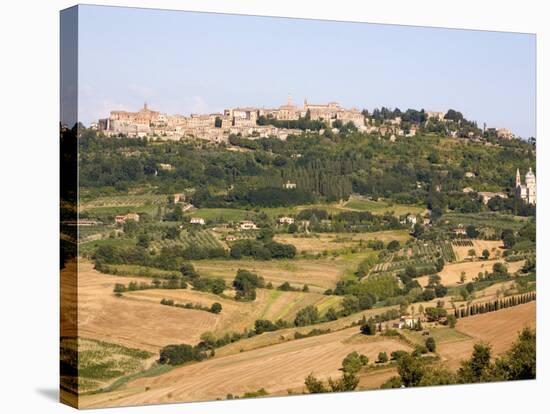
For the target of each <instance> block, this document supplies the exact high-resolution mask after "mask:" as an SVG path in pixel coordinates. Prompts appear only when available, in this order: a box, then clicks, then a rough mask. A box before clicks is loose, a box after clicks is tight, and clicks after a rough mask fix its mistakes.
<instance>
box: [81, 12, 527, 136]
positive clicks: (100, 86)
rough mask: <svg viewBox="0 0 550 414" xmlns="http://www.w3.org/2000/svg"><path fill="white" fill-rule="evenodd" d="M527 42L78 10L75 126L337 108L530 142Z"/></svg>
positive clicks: (383, 28)
mask: <svg viewBox="0 0 550 414" xmlns="http://www.w3.org/2000/svg"><path fill="white" fill-rule="evenodd" d="M535 57H536V50H535V36H534V35H531V34H517V33H504V32H483V31H472V30H458V29H433V28H425V27H413V26H398V25H381V24H371V23H350V22H333V21H319V20H307V19H289V18H275V17H253V16H242V15H226V14H213V13H197V12H183V11H166V10H154V9H139V8H123V7H109V6H88V5H85V6H79V120H80V121H81V122H83V123H84V124H86V125H89V123H90V122H93V121H96V120H97V119H99V118H105V117H108V115H109V112H110V111H111V110H129V111H137V110H138V109H139V108H141V107H142V106H143V103H144V102H147V103H148V104H149V107H150V108H152V109H155V110H158V111H160V112H165V113H168V114H183V115H188V114H190V113H213V112H222V111H223V110H224V109H226V108H229V107H238V106H257V107H278V106H279V105H281V104H284V103H285V102H286V99H287V96H288V95H292V97H293V98H294V103H295V104H296V105H297V106H302V103H303V100H304V98H307V99H308V101H309V102H312V103H323V102H328V101H336V102H339V103H340V104H341V105H342V106H343V107H356V108H358V109H368V110H369V111H372V109H374V108H380V107H382V106H385V107H390V108H399V109H401V110H402V111H405V110H406V109H408V108H413V109H425V110H433V111H446V110H448V109H451V108H452V109H456V110H458V111H461V112H462V113H463V114H464V116H465V117H466V118H468V119H470V120H474V121H477V122H478V125H479V126H480V127H482V126H483V123H484V122H485V123H487V126H488V127H505V128H509V129H510V130H512V131H513V132H514V133H516V134H517V135H520V136H522V137H524V138H527V137H530V136H535V129H536V125H535V119H536V114H535V104H536V102H535V100H536V90H535V63H536V59H535Z"/></svg>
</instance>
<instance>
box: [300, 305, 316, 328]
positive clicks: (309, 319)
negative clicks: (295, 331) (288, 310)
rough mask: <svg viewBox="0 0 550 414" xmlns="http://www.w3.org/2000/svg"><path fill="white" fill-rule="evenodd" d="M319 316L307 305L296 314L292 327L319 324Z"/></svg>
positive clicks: (313, 308)
mask: <svg viewBox="0 0 550 414" xmlns="http://www.w3.org/2000/svg"><path fill="white" fill-rule="evenodd" d="M319 319H320V316H319V311H318V310H317V308H316V307H315V306H313V305H308V306H306V307H305V308H302V309H300V310H299V311H298V313H297V314H296V317H295V318H294V325H296V326H305V325H311V324H314V323H317V322H319Z"/></svg>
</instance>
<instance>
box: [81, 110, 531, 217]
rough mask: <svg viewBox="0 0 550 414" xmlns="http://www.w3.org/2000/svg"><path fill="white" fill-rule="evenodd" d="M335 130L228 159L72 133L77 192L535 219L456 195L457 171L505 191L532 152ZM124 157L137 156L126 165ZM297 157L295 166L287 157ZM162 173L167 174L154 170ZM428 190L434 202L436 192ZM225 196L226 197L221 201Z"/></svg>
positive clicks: (414, 117) (458, 124) (457, 120)
mask: <svg viewBox="0 0 550 414" xmlns="http://www.w3.org/2000/svg"><path fill="white" fill-rule="evenodd" d="M382 112H383V111H381V110H380V111H379V112H376V113H377V114H379V115H377V116H380V117H381V118H380V119H382V118H384V117H385V116H393V115H388V114H389V113H390V112H391V113H393V111H389V112H388V113H387V114H386V115H381V114H382ZM458 114H459V113H458V112H456V111H455V112H451V111H449V113H448V114H447V116H448V117H450V118H449V119H448V122H449V126H452V127H453V128H456V129H457V130H458V131H459V134H464V133H467V131H468V130H470V129H471V128H474V126H473V125H472V124H470V123H468V122H467V121H466V120H464V119H461V117H460V115H458ZM402 116H403V117H405V118H406V119H403V122H404V123H405V124H407V123H410V122H417V121H418V120H420V119H424V117H425V113H423V112H422V111H414V110H408V111H406V112H404V113H403V115H402ZM375 119H378V118H375ZM300 122H306V121H305V119H304V121H300ZM309 122H316V121H309ZM304 125H305V124H304ZM317 126H319V127H320V125H316V127H317ZM405 126H406V125H405ZM422 128H423V127H422ZM422 128H421V129H422ZM309 129H310V130H316V129H317V128H309ZM341 130H345V131H344V133H345V136H346V139H345V140H343V139H341V137H340V135H341V134H339V135H338V136H335V137H332V138H327V137H324V136H320V135H319V134H317V133H314V132H311V133H309V132H305V133H303V134H301V135H300V136H289V138H288V139H287V140H286V141H281V140H278V139H275V138H260V139H257V140H248V139H244V138H239V137H231V138H230V142H231V143H233V144H236V145H241V146H243V145H244V146H246V147H247V148H250V149H252V151H250V152H230V151H226V150H225V149H224V148H223V146H216V145H211V144H206V143H200V144H199V143H197V142H192V141H188V142H163V143H154V144H152V143H150V142H149V141H148V140H145V139H127V138H105V137H96V136H95V133H94V132H93V131H88V130H85V129H83V130H82V131H80V132H79V133H80V134H81V139H80V140H79V145H80V152H79V156H80V160H79V169H80V171H79V178H80V185H81V186H82V187H83V188H90V189H94V191H96V193H101V192H103V193H111V194H112V193H113V192H115V193H116V191H117V190H116V188H118V189H121V190H122V189H123V190H124V191H126V189H127V188H128V186H142V185H144V184H146V185H148V186H150V187H152V188H157V189H158V191H159V192H161V193H165V194H166V193H172V192H176V189H177V188H180V189H181V188H196V189H197V191H196V192H195V194H193V195H192V202H193V204H195V205H196V206H198V207H200V206H211V207H214V206H217V207H227V206H231V205H234V206H247V205H255V206H272V205H291V204H304V203H310V202H313V201H315V200H319V199H321V200H327V201H331V200H335V201H336V200H340V199H347V197H348V196H349V194H350V193H351V192H352V191H353V192H358V193H360V194H364V195H369V196H372V197H380V196H382V197H387V198H393V199H395V200H401V201H405V199H406V200H408V201H407V202H422V203H425V204H426V205H428V206H430V207H435V209H436V213H437V210H443V209H445V208H451V209H452V210H455V209H459V210H461V211H464V212H465V211H479V209H486V208H489V209H492V210H496V211H505V210H508V211H514V212H516V213H519V214H524V215H533V214H534V209H533V208H532V207H529V206H526V205H524V203H523V204H522V203H521V202H520V203H517V202H516V201H517V200H514V199H513V197H512V198H510V199H508V200H497V199H494V200H497V201H493V200H491V202H490V204H489V206H488V207H485V206H484V205H482V203H480V202H479V200H477V198H476V197H477V196H476V194H475V193H473V194H471V195H469V194H461V193H460V191H459V190H461V189H462V188H463V187H464V186H466V185H467V182H466V181H465V179H464V172H465V171H475V172H476V182H477V183H478V184H479V187H480V190H482V189H490V190H499V191H503V190H504V191H508V190H509V189H511V188H512V186H513V178H514V175H515V170H516V168H518V167H519V168H520V169H521V170H526V169H527V168H528V167H529V166H532V165H533V164H534V161H535V153H534V147H533V145H532V144H531V143H528V142H522V141H517V140H513V141H511V142H499V145H495V146H490V147H489V146H483V145H482V144H473V143H470V144H468V143H466V142H464V143H454V144H453V146H452V151H448V150H447V149H445V151H443V150H442V147H441V146H440V144H439V141H438V138H437V137H433V136H426V135H424V134H423V133H421V134H420V135H419V136H417V137H415V139H413V140H398V141H397V142H395V143H393V144H389V143H388V142H386V141H385V140H378V137H377V136H375V135H368V134H362V133H359V132H355V131H353V128H347V127H346V126H345V125H343V126H342V128H341ZM341 132H342V131H341ZM128 153H132V154H133V155H135V156H131V157H130V156H127V154H128ZM295 154H300V156H299V157H293V155H295ZM430 154H432V155H433V156H432V155H430ZM428 155H430V157H428ZM434 157H435V158H434ZM428 158H430V160H428ZM435 161H438V162H435ZM161 163H169V164H171V165H173V166H175V168H174V169H172V170H170V171H166V170H162V169H159V167H158V166H159V164H161ZM495 166H498V168H495ZM287 180H290V181H291V182H294V183H296V185H297V187H296V189H293V190H286V189H283V187H282V184H283V183H284V182H286V181H287ZM417 182H418V183H420V187H418V186H417ZM205 183H207V184H208V186H209V187H210V188H209V189H207V188H206V187H205V186H204V184H205ZM436 184H438V185H439V186H440V188H441V189H442V190H441V192H436V191H435V190H434V188H435V185H436ZM231 186H233V190H229V191H227V189H228V188H229V187H231ZM434 217H437V214H436V216H434Z"/></svg>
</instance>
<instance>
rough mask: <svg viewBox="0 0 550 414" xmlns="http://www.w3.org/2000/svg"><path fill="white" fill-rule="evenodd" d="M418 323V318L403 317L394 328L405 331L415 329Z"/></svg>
mask: <svg viewBox="0 0 550 414" xmlns="http://www.w3.org/2000/svg"><path fill="white" fill-rule="evenodd" d="M418 321H419V319H418V318H413V317H410V316H402V317H401V318H400V319H399V321H398V322H395V323H394V324H393V327H394V328H396V329H404V328H408V329H412V328H414V327H415V325H416V324H417V323H418Z"/></svg>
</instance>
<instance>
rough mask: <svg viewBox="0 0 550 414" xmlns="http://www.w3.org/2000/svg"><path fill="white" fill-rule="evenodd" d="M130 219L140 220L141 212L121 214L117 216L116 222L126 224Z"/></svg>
mask: <svg viewBox="0 0 550 414" xmlns="http://www.w3.org/2000/svg"><path fill="white" fill-rule="evenodd" d="M128 220H132V221H136V222H137V221H139V214H137V213H128V214H119V215H117V216H115V223H116V224H124V223H126V222H127V221H128Z"/></svg>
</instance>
